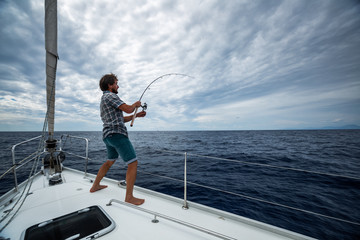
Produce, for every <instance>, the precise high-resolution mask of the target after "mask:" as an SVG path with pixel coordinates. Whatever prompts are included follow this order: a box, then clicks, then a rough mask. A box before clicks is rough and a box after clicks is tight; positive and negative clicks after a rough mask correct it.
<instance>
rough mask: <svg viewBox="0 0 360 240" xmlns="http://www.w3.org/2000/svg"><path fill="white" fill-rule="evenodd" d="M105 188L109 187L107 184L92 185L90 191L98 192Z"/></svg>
mask: <svg viewBox="0 0 360 240" xmlns="http://www.w3.org/2000/svg"><path fill="white" fill-rule="evenodd" d="M104 188H107V186H106V185H98V186H92V188H90V192H96V191H99V190H101V189H104Z"/></svg>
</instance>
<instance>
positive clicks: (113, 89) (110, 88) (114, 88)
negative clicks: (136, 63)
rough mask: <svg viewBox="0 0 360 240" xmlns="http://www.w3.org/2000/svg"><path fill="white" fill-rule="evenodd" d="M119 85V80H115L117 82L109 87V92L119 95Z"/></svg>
mask: <svg viewBox="0 0 360 240" xmlns="http://www.w3.org/2000/svg"><path fill="white" fill-rule="evenodd" d="M117 83H118V80H115V82H114V84H112V85H109V91H110V92H113V93H116V94H117V93H118V91H117V90H118V88H119V86H118V85H117Z"/></svg>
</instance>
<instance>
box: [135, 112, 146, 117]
mask: <svg viewBox="0 0 360 240" xmlns="http://www.w3.org/2000/svg"><path fill="white" fill-rule="evenodd" d="M145 116H146V112H145V111H141V112H139V113H137V114H136V117H145Z"/></svg>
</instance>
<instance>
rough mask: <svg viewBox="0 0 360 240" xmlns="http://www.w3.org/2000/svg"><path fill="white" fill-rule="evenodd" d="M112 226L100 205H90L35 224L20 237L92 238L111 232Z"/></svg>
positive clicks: (29, 239) (53, 239) (34, 239)
mask: <svg viewBox="0 0 360 240" xmlns="http://www.w3.org/2000/svg"><path fill="white" fill-rule="evenodd" d="M114 228H115V222H114V221H113V220H112V219H111V218H110V216H109V215H108V214H107V213H106V212H105V211H104V210H103V209H102V208H101V207H100V206H91V207H87V208H84V209H81V210H79V211H76V212H73V213H70V214H67V215H64V216H61V217H58V218H54V219H50V220H48V221H45V222H41V223H38V224H35V225H33V226H31V227H29V228H28V229H26V230H25V231H24V232H23V233H22V236H21V239H24V240H74V239H93V238H97V237H100V236H102V235H104V234H106V233H108V232H111V231H112V230H113V229H114Z"/></svg>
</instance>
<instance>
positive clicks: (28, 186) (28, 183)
mask: <svg viewBox="0 0 360 240" xmlns="http://www.w3.org/2000/svg"><path fill="white" fill-rule="evenodd" d="M54 88H55V79H54V82H53V85H52V89H51V94H50V99H51V97H52V95H53V94H54V92H55V89H54ZM50 104H51V103H50V101H49V102H48V104H47V111H46V115H45V119H44V124H43V129H42V134H41V138H40V141H39V144H38V149H37V151H36V154H38V156H37V157H36V159H35V161H34V163H33V165H32V168H31V171H30V173H29V177H28V179H27V180H26V184H25V187H24V189H23V191H22V193H21V195H20V197H19V199H18V200H17V201H16V203H15V204H14V206H13V207H12V208H11V209H10V210H9V211H8V212H7V213H6V214H5V216H3V217H2V219H1V220H0V223H1V222H3V221H4V220H5V219H6V218H7V217H8V216H9V215H10V213H11V212H12V211H13V210H14V209H15V208H16V207H17V205H18V204H19V202H20V200H21V199H22V197H23V196H24V193H25V192H26V195H25V196H24V198H23V199H22V201H21V202H20V205H19V206H18V207H17V209H16V210H15V212H14V214H13V215H12V216H11V218H10V219H9V220H8V221H7V223H6V224H5V225H4V226H3V227H2V228H1V229H0V232H2V231H3V230H4V229H5V228H6V227H7V226H8V225H9V224H10V223H11V221H12V220H13V219H14V217H15V216H16V214H17V213H18V212H19V210H20V209H21V207H22V205H23V204H24V202H25V200H26V198H27V196H28V195H29V192H30V189H31V186H32V183H33V181H32V180H33V179H34V176H35V174H36V173H37V167H38V164H39V161H40V156H41V154H40V153H41V152H42V149H43V148H44V142H45V132H46V128H47V126H48V120H49V108H50Z"/></svg>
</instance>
